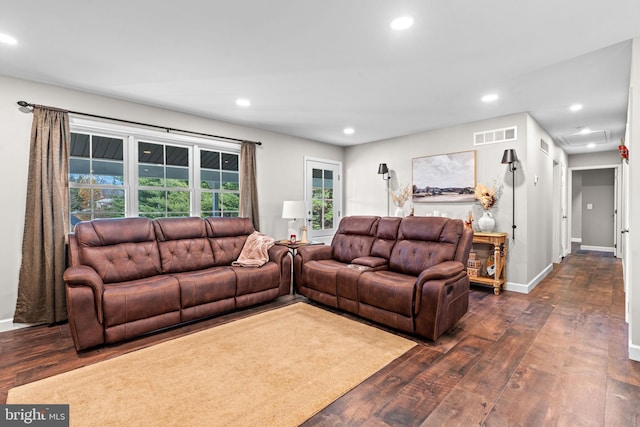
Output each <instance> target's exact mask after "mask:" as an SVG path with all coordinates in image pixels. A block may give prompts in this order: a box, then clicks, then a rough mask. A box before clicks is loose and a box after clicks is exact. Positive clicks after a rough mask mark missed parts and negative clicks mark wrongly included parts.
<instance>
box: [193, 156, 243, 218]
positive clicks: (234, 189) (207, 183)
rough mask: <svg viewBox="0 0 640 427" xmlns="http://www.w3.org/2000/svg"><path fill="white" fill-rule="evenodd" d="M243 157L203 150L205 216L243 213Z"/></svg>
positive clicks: (201, 164) (201, 166)
mask: <svg viewBox="0 0 640 427" xmlns="http://www.w3.org/2000/svg"><path fill="white" fill-rule="evenodd" d="M238 160H239V156H238V155H237V154H230V153H219V152H217V151H209V150H200V206H201V209H202V211H201V214H200V215H201V216H203V217H206V216H238V215H239V213H240V175H239V168H238V167H239V165H238Z"/></svg>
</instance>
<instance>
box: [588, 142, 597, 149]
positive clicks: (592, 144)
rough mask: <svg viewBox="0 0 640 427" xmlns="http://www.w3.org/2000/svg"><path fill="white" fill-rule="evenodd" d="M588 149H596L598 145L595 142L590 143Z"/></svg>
mask: <svg viewBox="0 0 640 427" xmlns="http://www.w3.org/2000/svg"><path fill="white" fill-rule="evenodd" d="M587 148H596V144H595V143H594V142H590V143H588V144H587Z"/></svg>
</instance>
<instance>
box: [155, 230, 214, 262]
mask: <svg viewBox="0 0 640 427" xmlns="http://www.w3.org/2000/svg"><path fill="white" fill-rule="evenodd" d="M205 225H206V223H205V221H204V220H203V219H202V218H198V217H192V218H157V219H155V220H154V221H153V226H154V229H155V232H156V239H157V240H158V249H159V250H160V261H161V263H162V272H163V273H176V272H182V271H193V270H202V269H205V268H209V267H211V266H213V265H214V260H213V252H212V251H211V245H210V244H209V240H208V239H207V230H206V226H205Z"/></svg>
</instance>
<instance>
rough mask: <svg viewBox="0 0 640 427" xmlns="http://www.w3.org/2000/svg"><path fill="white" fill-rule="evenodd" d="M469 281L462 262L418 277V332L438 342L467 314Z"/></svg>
mask: <svg viewBox="0 0 640 427" xmlns="http://www.w3.org/2000/svg"><path fill="white" fill-rule="evenodd" d="M468 294H469V277H468V276H467V272H466V271H465V268H464V265H463V264H462V263H461V262H459V261H445V262H443V263H441V264H438V265H435V266H433V267H431V268H429V269H427V270H424V271H423V272H422V273H420V275H419V276H418V280H417V286H416V294H415V306H414V315H415V329H416V330H415V332H416V334H418V335H421V336H424V337H426V338H428V339H431V340H435V339H437V338H438V337H439V336H440V335H441V334H442V333H444V332H445V331H447V330H449V329H450V328H451V327H452V326H453V325H454V324H455V323H456V322H457V321H458V320H459V319H460V318H461V317H462V316H463V315H464V313H466V312H467V309H468V306H469V295H468Z"/></svg>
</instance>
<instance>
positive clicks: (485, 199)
mask: <svg viewBox="0 0 640 427" xmlns="http://www.w3.org/2000/svg"><path fill="white" fill-rule="evenodd" d="M497 191H498V187H497V186H496V185H495V184H494V185H493V186H492V187H491V188H488V187H487V186H485V185H484V184H480V183H478V184H477V185H476V188H475V196H476V200H478V201H479V202H480V205H481V206H482V209H483V210H484V212H483V214H482V217H481V218H480V219H479V220H478V228H479V229H480V231H484V232H489V233H490V232H492V231H493V229H494V228H495V227H496V220H495V219H494V218H493V215H492V214H491V212H490V211H489V210H490V209H491V208H492V207H493V205H494V204H495V203H496V193H497Z"/></svg>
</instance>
